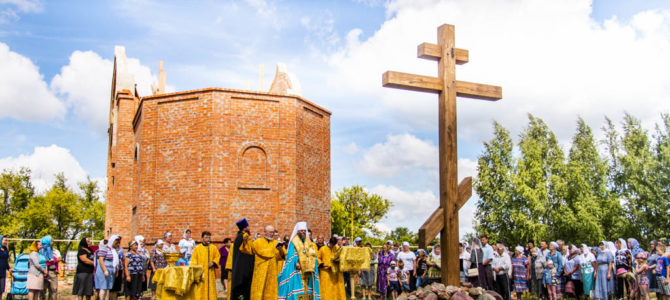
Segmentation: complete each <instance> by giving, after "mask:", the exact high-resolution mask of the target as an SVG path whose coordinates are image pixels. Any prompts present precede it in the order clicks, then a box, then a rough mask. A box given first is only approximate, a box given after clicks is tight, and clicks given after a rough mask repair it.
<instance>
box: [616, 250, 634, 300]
mask: <svg viewBox="0 0 670 300" xmlns="http://www.w3.org/2000/svg"><path fill="white" fill-rule="evenodd" d="M616 248H617V250H616V255H615V256H614V269H615V270H616V284H615V287H616V298H617V299H621V298H624V297H625V298H629V297H630V292H631V289H632V288H633V287H632V286H631V285H630V282H629V281H628V280H627V276H628V273H629V272H630V271H631V268H632V266H633V264H632V259H631V253H630V251H628V246H627V242H626V240H624V239H618V240H617V241H616Z"/></svg>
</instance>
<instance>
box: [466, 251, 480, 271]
mask: <svg viewBox="0 0 670 300" xmlns="http://www.w3.org/2000/svg"><path fill="white" fill-rule="evenodd" d="M472 256H474V257H475V261H474V263H473V265H474V266H475V267H474V268H470V269H468V277H478V276H479V270H478V269H477V265H478V263H477V250H475V251H472V255H471V256H470V257H472Z"/></svg>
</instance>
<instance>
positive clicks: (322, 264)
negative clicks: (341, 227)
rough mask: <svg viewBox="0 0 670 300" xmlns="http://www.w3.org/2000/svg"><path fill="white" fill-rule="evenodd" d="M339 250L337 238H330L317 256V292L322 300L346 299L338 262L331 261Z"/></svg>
mask: <svg viewBox="0 0 670 300" xmlns="http://www.w3.org/2000/svg"><path fill="white" fill-rule="evenodd" d="M338 250H340V247H339V246H338V245H337V237H334V236H333V237H331V238H330V241H329V242H328V245H327V246H323V247H321V249H319V253H318V255H317V258H318V261H319V291H320V292H321V299H323V300H342V299H345V298H346V293H345V292H344V277H343V276H342V272H340V270H339V267H338V265H339V262H338V261H333V258H334V257H335V254H336V253H337V251H338Z"/></svg>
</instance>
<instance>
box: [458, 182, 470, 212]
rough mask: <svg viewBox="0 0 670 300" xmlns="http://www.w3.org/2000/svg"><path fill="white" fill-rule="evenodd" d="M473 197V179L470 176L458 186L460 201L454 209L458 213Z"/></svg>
mask: <svg viewBox="0 0 670 300" xmlns="http://www.w3.org/2000/svg"><path fill="white" fill-rule="evenodd" d="M470 197H472V177H470V176H468V177H465V178H463V180H461V183H459V184H458V201H457V202H456V203H455V204H456V205H455V207H454V209H455V210H456V211H458V210H459V209H461V207H463V205H465V202H468V200H469V199H470Z"/></svg>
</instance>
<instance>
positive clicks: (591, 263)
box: [579, 244, 598, 297]
mask: <svg viewBox="0 0 670 300" xmlns="http://www.w3.org/2000/svg"><path fill="white" fill-rule="evenodd" d="M579 264H580V265H581V269H582V270H581V271H582V287H583V290H584V295H585V296H586V297H589V296H590V295H591V291H592V290H593V286H594V284H593V279H594V274H593V273H594V270H595V268H596V267H597V266H598V265H597V264H596V257H595V256H594V255H593V253H591V248H589V246H586V244H582V254H581V258H580V261H579Z"/></svg>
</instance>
